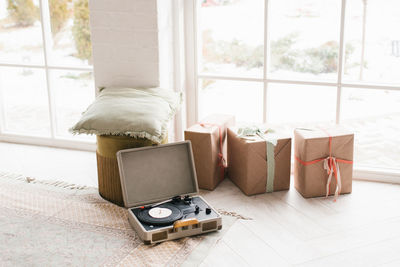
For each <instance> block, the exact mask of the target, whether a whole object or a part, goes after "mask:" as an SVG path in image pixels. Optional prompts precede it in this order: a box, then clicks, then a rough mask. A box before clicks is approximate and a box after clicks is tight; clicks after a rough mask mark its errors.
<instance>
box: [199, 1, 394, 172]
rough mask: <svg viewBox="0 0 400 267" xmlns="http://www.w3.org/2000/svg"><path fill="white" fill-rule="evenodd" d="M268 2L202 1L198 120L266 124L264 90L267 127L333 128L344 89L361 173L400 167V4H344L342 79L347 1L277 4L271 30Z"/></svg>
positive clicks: (344, 120) (342, 109)
mask: <svg viewBox="0 0 400 267" xmlns="http://www.w3.org/2000/svg"><path fill="white" fill-rule="evenodd" d="M264 2H265V1H263V0H252V1H248V0H247V1H246V0H203V1H199V2H198V6H197V16H198V23H197V40H198V45H197V49H198V51H197V55H198V65H199V66H198V73H197V75H198V88H199V119H201V118H202V117H204V116H206V115H208V114H211V113H215V112H220V113H221V112H227V113H232V114H235V115H236V117H237V120H238V121H243V122H257V123H261V122H263V105H264V104H263V102H264V101H263V90H264V86H266V92H267V95H266V101H265V103H266V116H265V117H266V119H267V122H269V123H272V124H274V125H277V126H276V127H279V128H282V129H283V130H287V131H288V132H289V133H291V132H292V131H293V128H295V127H298V126H303V127H304V126H309V127H311V126H317V125H318V126H322V127H323V126H327V125H332V124H334V123H335V122H336V119H337V112H336V111H337V108H336V107H337V95H338V94H337V92H338V88H339V83H340V84H342V87H341V99H340V100H341V101H340V106H339V112H338V113H339V114H340V117H339V122H340V124H342V125H345V126H346V127H348V128H349V129H352V130H354V131H355V134H356V145H355V162H356V164H355V166H356V168H357V167H359V166H369V167H379V168H389V169H400V141H399V139H398V136H399V134H398V133H399V131H400V123H399V122H400V91H399V90H400V30H399V29H400V1H397V0H385V1H379V0H348V1H346V2H347V5H346V13H345V17H344V18H345V25H344V43H343V48H344V53H343V76H342V77H341V81H339V80H338V79H339V77H338V71H339V49H340V23H341V8H342V7H341V2H342V1H340V0H270V1H268V2H269V6H268V14H267V26H266V27H265V26H264V24H265V17H264V16H265V15H266V14H264V10H265V8H264ZM264 33H265V34H266V37H267V38H266V40H267V43H264V40H265V39H264ZM265 46H267V47H266V49H265ZM265 51H267V55H264V53H265ZM218 77H221V78H218ZM229 77H234V78H236V79H238V78H239V79H240V80H230V79H229ZM287 80H289V81H290V84H289V83H287V82H285V81H287ZM296 81H298V82H296ZM304 82H305V84H304ZM321 82H322V83H324V85H321V84H318V83H321ZM375 84H380V85H389V87H391V88H388V89H386V88H376V89H374V85H375ZM346 85H347V86H346ZM357 85H360V86H357ZM365 85H367V86H368V88H369V89H367V88H365V87H363V86H365ZM395 89H396V90H395Z"/></svg>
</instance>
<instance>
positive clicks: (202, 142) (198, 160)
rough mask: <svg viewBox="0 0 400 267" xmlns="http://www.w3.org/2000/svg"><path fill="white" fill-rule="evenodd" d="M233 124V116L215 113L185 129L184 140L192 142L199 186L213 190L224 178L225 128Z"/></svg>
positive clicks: (225, 163) (225, 162) (225, 164)
mask: <svg viewBox="0 0 400 267" xmlns="http://www.w3.org/2000/svg"><path fill="white" fill-rule="evenodd" d="M234 124H235V117H234V116H231V115H223V114H215V115H210V116H208V117H206V118H204V119H202V120H201V121H200V122H199V123H197V124H195V125H193V126H191V127H190V128H188V129H187V130H185V140H190V141H191V143H192V148H193V156H194V162H195V165H196V174H197V182H198V185H199V188H201V189H207V190H214V189H215V187H216V186H217V185H218V184H219V183H220V182H221V181H222V180H223V179H224V177H225V170H226V167H227V164H228V162H227V161H226V150H227V146H226V129H227V128H228V127H230V126H233V125H234Z"/></svg>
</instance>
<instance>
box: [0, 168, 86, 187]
mask: <svg viewBox="0 0 400 267" xmlns="http://www.w3.org/2000/svg"><path fill="white" fill-rule="evenodd" d="M0 178H9V179H14V180H18V181H22V182H26V183H31V184H42V185H49V186H54V187H61V188H65V189H77V190H83V189H87V188H89V186H86V185H77V184H73V183H67V182H63V181H56V180H36V179H35V178H33V177H29V176H24V175H21V174H14V173H7V172H0Z"/></svg>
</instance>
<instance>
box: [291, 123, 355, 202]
mask: <svg viewBox="0 0 400 267" xmlns="http://www.w3.org/2000/svg"><path fill="white" fill-rule="evenodd" d="M353 149H354V134H353V133H351V132H349V131H347V130H345V129H343V128H341V127H335V128H330V129H295V131H294V156H295V162H294V186H295V188H296V189H297V191H298V192H299V193H300V194H301V195H302V196H303V197H306V198H309V197H321V196H328V195H335V198H336V197H337V196H338V195H339V194H345V193H351V188H352V177H353Z"/></svg>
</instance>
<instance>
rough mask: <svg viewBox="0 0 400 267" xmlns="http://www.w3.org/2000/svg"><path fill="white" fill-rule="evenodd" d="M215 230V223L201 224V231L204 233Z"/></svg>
mask: <svg viewBox="0 0 400 267" xmlns="http://www.w3.org/2000/svg"><path fill="white" fill-rule="evenodd" d="M215 229H217V221H212V222H207V223H203V225H202V227H201V230H202V231H203V232H204V231H210V230H215Z"/></svg>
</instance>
